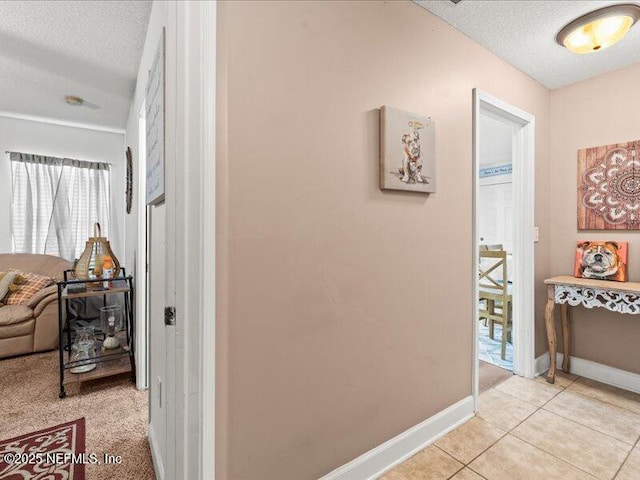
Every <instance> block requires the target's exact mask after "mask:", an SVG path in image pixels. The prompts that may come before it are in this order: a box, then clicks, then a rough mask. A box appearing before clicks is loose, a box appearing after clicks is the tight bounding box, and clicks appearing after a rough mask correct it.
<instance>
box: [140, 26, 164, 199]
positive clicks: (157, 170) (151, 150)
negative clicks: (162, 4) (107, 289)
mask: <svg viewBox="0 0 640 480" xmlns="http://www.w3.org/2000/svg"><path fill="white" fill-rule="evenodd" d="M165 32H166V30H165V28H164V27H163V28H162V34H161V36H160V40H159V41H158V47H157V48H156V54H155V56H154V57H153V63H152V64H151V70H150V71H149V78H148V79H147V87H146V89H145V97H144V98H145V108H146V115H147V116H146V130H147V131H146V135H147V144H146V145H147V192H146V198H147V205H157V204H158V203H161V202H164V161H165V158H164V155H165V151H164V150H165V141H164V136H165V131H164V128H165V111H164V103H165V102H164V101H165V98H164V95H165V36H166V33H165Z"/></svg>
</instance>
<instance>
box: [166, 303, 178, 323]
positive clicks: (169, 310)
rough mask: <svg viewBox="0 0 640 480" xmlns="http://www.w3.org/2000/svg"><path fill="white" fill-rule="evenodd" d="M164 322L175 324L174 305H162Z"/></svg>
mask: <svg viewBox="0 0 640 480" xmlns="http://www.w3.org/2000/svg"><path fill="white" fill-rule="evenodd" d="M164 324H165V325H175V324H176V307H164Z"/></svg>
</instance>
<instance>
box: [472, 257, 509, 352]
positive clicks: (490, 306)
mask: <svg viewBox="0 0 640 480" xmlns="http://www.w3.org/2000/svg"><path fill="white" fill-rule="evenodd" d="M479 270H480V271H479V272H478V273H479V277H480V281H479V287H480V288H479V297H478V300H479V302H480V305H481V306H480V311H479V318H480V319H483V318H484V319H486V320H488V321H489V336H490V337H491V339H493V335H494V325H495V323H496V322H497V323H499V324H500V325H502V349H501V352H500V353H501V355H500V356H501V357H502V359H503V360H504V359H505V357H506V349H507V341H511V331H512V327H513V322H512V318H511V316H512V312H513V295H512V292H511V285H510V284H509V282H508V279H507V252H505V251H504V250H482V249H481V250H480V263H479ZM498 272H501V273H502V278H501V279H500V278H499V275H498Z"/></svg>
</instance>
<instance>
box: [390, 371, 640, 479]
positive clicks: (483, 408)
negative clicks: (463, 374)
mask: <svg viewBox="0 0 640 480" xmlns="http://www.w3.org/2000/svg"><path fill="white" fill-rule="evenodd" d="M447 479H452V480H482V479H485V480H573V479H575V480H582V479H584V480H596V479H599V480H613V479H615V480H640V395H638V394H636V393H632V392H628V391H626V390H621V389H619V388H615V387H611V386H609V385H604V384H601V383H599V382H595V381H593V380H589V379H586V378H580V377H577V376H575V375H569V374H564V373H562V372H559V373H558V375H557V377H556V383H555V384H554V385H551V384H549V383H547V382H546V381H545V379H544V376H540V377H538V378H537V379H535V380H528V379H524V378H521V377H517V376H514V377H512V378H510V379H508V380H506V381H505V382H502V383H500V384H499V385H497V386H496V387H494V388H492V389H491V390H489V391H487V392H485V393H483V394H482V395H480V411H479V412H478V415H477V416H476V417H475V418H472V419H471V420H469V421H468V422H467V423H465V424H464V425H462V426H460V427H458V428H457V429H456V430H454V431H452V432H450V433H449V434H447V435H446V436H445V437H443V438H441V439H440V440H438V441H437V442H436V443H435V444H434V445H431V446H429V447H427V448H425V449H424V450H422V451H421V452H419V453H418V454H416V455H414V456H413V457H411V458H410V459H409V460H407V461H406V462H404V463H402V464H401V465H398V466H397V467H395V468H394V469H393V470H391V471H389V472H387V473H386V474H385V475H384V476H382V477H381V480H447Z"/></svg>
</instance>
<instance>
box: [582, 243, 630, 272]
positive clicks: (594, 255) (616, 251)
mask: <svg viewBox="0 0 640 480" xmlns="http://www.w3.org/2000/svg"><path fill="white" fill-rule="evenodd" d="M627 248H628V243H627V242H578V244H577V247H576V261H575V266H574V272H573V276H574V277H579V278H593V279H597V280H614V281H616V282H626V281H627Z"/></svg>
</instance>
